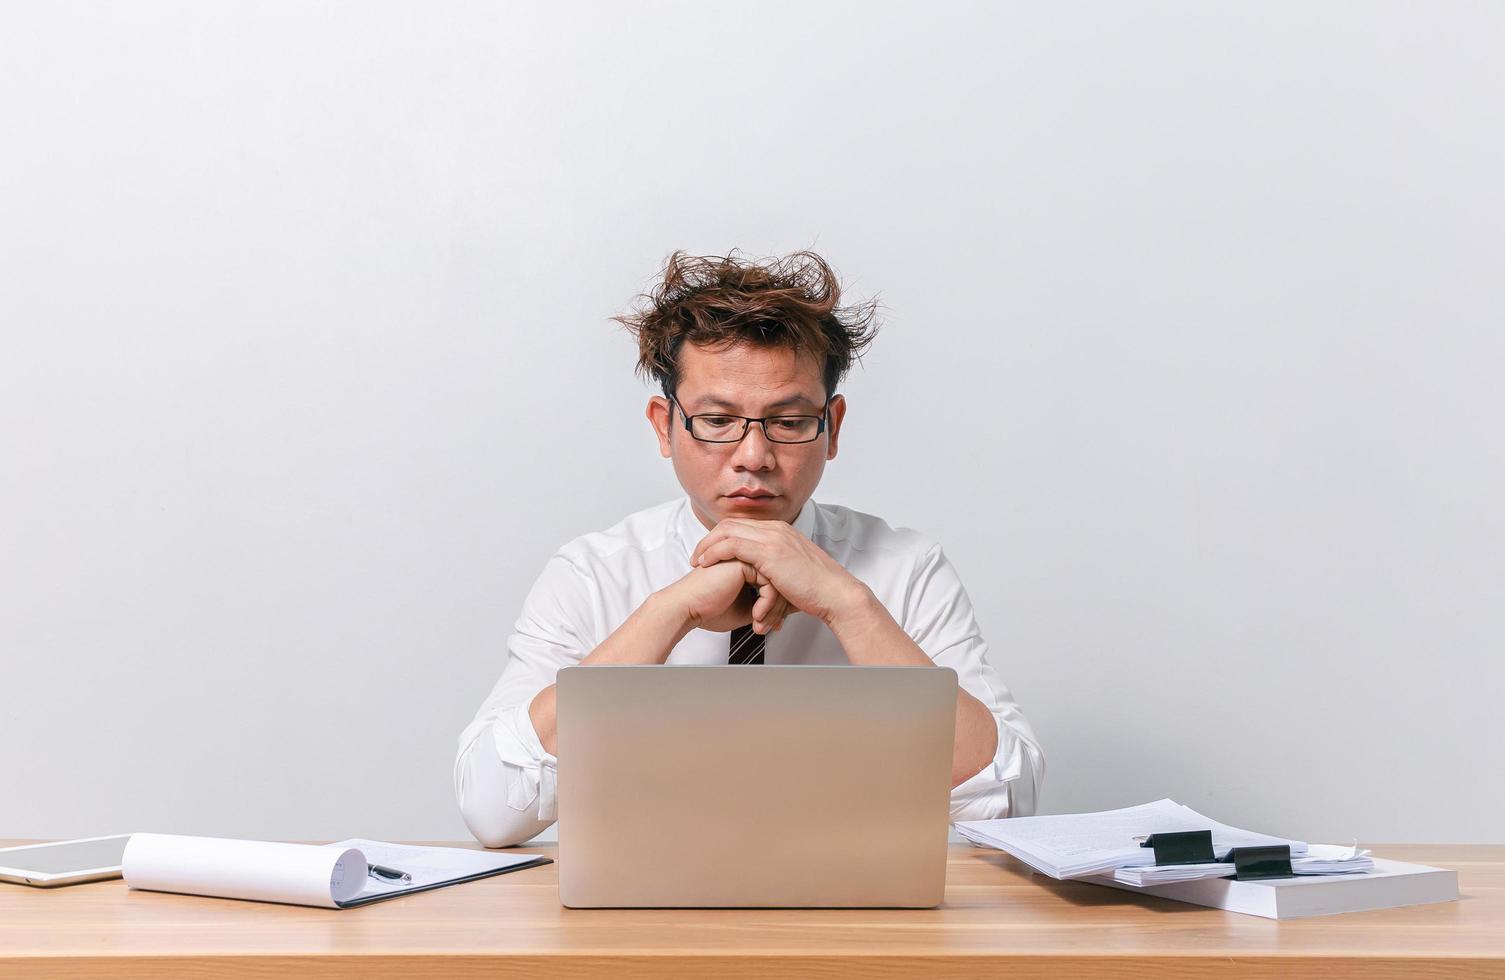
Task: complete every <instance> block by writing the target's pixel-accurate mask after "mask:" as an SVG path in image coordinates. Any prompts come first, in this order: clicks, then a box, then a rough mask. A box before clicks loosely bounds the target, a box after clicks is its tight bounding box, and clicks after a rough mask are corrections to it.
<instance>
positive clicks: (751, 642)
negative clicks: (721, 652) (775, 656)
mask: <svg viewBox="0 0 1505 980" xmlns="http://www.w3.org/2000/svg"><path fill="white" fill-rule="evenodd" d="M766 639H768V638H767V637H766V636H764V635H763V634H762V633H754V632H753V628H752V627H751V626H738V627H737V628H736V629H734V630H732V641H731V643H732V645H731V652H730V653H729V654H728V655H727V658H726V662H727V663H729V664H760V663H762V662H763V641H764V640H766Z"/></svg>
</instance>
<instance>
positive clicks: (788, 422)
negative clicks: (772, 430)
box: [773, 417, 805, 429]
mask: <svg viewBox="0 0 1505 980" xmlns="http://www.w3.org/2000/svg"><path fill="white" fill-rule="evenodd" d="M773 424H774V425H777V426H778V427H779V428H781V429H798V428H800V427H802V426H803V425H804V424H805V420H804V419H802V418H797V417H791V418H781V419H774V420H773Z"/></svg>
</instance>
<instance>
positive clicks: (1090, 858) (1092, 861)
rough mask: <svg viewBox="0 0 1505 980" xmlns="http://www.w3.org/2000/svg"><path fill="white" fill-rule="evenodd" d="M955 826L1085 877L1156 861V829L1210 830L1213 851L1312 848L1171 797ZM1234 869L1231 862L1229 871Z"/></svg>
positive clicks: (1058, 872)
mask: <svg viewBox="0 0 1505 980" xmlns="http://www.w3.org/2000/svg"><path fill="white" fill-rule="evenodd" d="M956 830H957V832H958V833H960V834H961V835H962V836H963V837H965V838H966V839H967V840H969V841H971V842H972V843H974V844H977V845H980V846H982V847H995V848H997V849H998V850H1000V851H1006V852H1008V853H1009V854H1012V855H1013V856H1014V857H1016V858H1018V859H1019V860H1021V861H1023V862H1024V863H1025V864H1027V865H1029V866H1030V867H1032V868H1034V869H1035V870H1036V871H1038V872H1040V873H1041V874H1047V875H1050V876H1051V877H1052V878H1083V877H1086V876H1087V875H1096V874H1104V873H1112V872H1115V871H1117V870H1118V869H1119V868H1131V867H1143V866H1148V865H1153V864H1154V863H1155V852H1154V851H1153V850H1152V849H1150V848H1148V847H1141V846H1140V843H1141V842H1142V841H1143V840H1144V839H1145V838H1147V837H1149V836H1150V835H1151V834H1163V833H1175V832H1177V831H1183V830H1211V831H1212V849H1213V853H1214V854H1218V855H1224V854H1226V853H1227V852H1228V851H1229V850H1230V849H1232V848H1235V847H1263V846H1270V845H1278V844H1286V845H1289V846H1290V848H1291V856H1292V858H1293V859H1294V858H1296V857H1298V856H1302V855H1305V854H1306V852H1307V846H1306V844H1305V843H1303V842H1302V841H1294V840H1287V839H1285V838H1283V837H1270V836H1267V835H1265V834H1256V833H1254V832H1253V831H1250V830H1240V829H1238V828H1237V827H1229V826H1227V825H1226V824H1221V823H1218V822H1217V821H1216V820H1212V819H1210V818H1208V817H1204V816H1203V815H1202V814H1200V813H1198V812H1197V811H1195V810H1193V809H1191V808H1190V807H1186V806H1182V805H1181V804H1179V803H1176V802H1174V801H1172V800H1159V801H1157V802H1155V803H1145V804H1143V805H1142V806H1131V807H1125V808H1124V809H1122V810H1104V811H1102V812H1101V813H1069V814H1063V815H1061V816H1049V817H1012V818H1009V819H1005V820H962V821H959V822H958V823H957V824H956ZM1231 873H1232V868H1231V866H1230V867H1229V870H1228V871H1225V872H1224V874H1231Z"/></svg>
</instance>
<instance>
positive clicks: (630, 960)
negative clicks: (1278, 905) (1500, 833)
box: [0, 841, 1505, 980]
mask: <svg viewBox="0 0 1505 980" xmlns="http://www.w3.org/2000/svg"><path fill="white" fill-rule="evenodd" d="M9 843H24V842H22V841H12V842H9ZM459 846H476V845H459ZM518 850H519V851H527V852H532V853H540V854H547V855H548V856H550V857H554V856H555V851H554V847H553V846H552V845H550V846H540V847H522V848H518ZM1374 850H1375V853H1376V855H1378V856H1381V857H1389V858H1396V859H1399V860H1402V861H1415V862H1419V863H1422V864H1432V865H1436V866H1439V867H1447V868H1453V869H1455V870H1457V871H1458V873H1459V882H1460V885H1461V888H1462V891H1463V898H1462V900H1461V901H1458V902H1451V903H1447V904H1441V905H1424V906H1415V907H1412V908H1404V909H1390V910H1385V911H1379V912H1358V913H1351V914H1347V915H1338V916H1328V917H1322V918H1312V919H1297V920H1289V921H1285V922H1275V921H1271V920H1267V919H1261V918H1257V917H1254V916H1246V915H1237V914H1234V913H1231V912H1223V911H1220V910H1216V909H1204V908H1198V907H1195V906H1190V905H1183V904H1180V903H1175V902H1168V901H1163V900H1160V899H1154V898H1148V897H1144V896H1139V895H1131V894H1128V893H1125V892H1120V891H1116V890H1113V889H1109V888H1102V887H1098V886H1094V885H1085V884H1073V883H1068V882H1057V881H1053V880H1051V879H1048V878H1043V877H1040V876H1036V875H1032V874H1031V873H1030V872H1029V869H1028V868H1026V867H1025V866H1024V865H1022V864H1020V863H1019V862H1017V861H1015V860H1013V859H1012V858H1010V857H1008V856H1006V855H1004V854H1001V853H999V852H996V851H990V850H984V849H981V848H974V847H970V846H967V845H953V846H952V848H951V850H950V853H949V866H948V869H947V878H946V901H945V903H944V904H943V905H942V906H941V907H940V908H937V909H925V910H891V909H873V910H865V909H748V910H731V909H683V910H662V909H612V910H600V909H590V910H584V909H566V908H563V907H561V906H560V904H559V894H558V865H557V864H551V865H547V866H545V867H541V868H531V869H527V870H523V871H518V872H515V873H512V874H506V875H501V876H499V877H495V878H489V879H485V880H482V881H476V882H470V883H467V884H463V885H455V886H452V887H449V888H442V889H438V890H436V891H431V892H425V893H422V894H416V895H410V896H406V897H403V898H398V899H394V900H392V901H388V902H381V903H378V904H376V905H371V906H367V907H364V908H358V909H347V910H333V909H314V908H303V907H297V906H284V905H268V904H262V903H257V902H240V901H229V900H225V899H213V898H198V897H193V896H187V895H169V894H163V893H158V892H144V891H132V890H130V889H128V888H127V887H126V886H125V884H124V882H122V881H119V880H115V881H108V882H98V883H92V884H83V885H74V886H67V887H63V888H56V889H40V888H28V887H25V886H21V885H11V884H4V883H0V977H3V978H6V980H9V978H12V977H82V976H101V975H108V976H112V977H218V976H246V977H263V976H264V977H272V976H278V977H285V976H297V975H308V976H320V977H337V978H338V977H347V976H348V977H357V976H359V977H366V976H370V975H372V974H374V973H377V972H385V971H399V972H400V973H402V974H404V975H407V976H415V977H430V976H434V977H437V976H446V977H469V976H482V975H484V976H489V977H512V976H516V977H524V976H526V977H536V976H559V977H580V978H584V977H706V976H718V977H781V978H783V977H812V978H825V977H849V976H852V977H855V976H862V977H901V976H916V975H922V976H924V977H926V978H927V980H944V978H951V977H982V976H993V977H1009V978H1020V977H1035V976H1042V977H1043V976H1052V977H1071V976H1087V975H1092V976H1125V977H1171V978H1176V977H1211V976H1251V977H1307V976H1311V977H1322V978H1324V980H1338V978H1346V977H1408V978H1409V977H1420V978H1427V977H1502V978H1505V847H1502V846H1482V845H1469V846H1463V845H1409V846H1407V845H1392V846H1383V845H1375V846H1374Z"/></svg>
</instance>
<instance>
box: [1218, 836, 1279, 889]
mask: <svg viewBox="0 0 1505 980" xmlns="http://www.w3.org/2000/svg"><path fill="white" fill-rule="evenodd" d="M1227 860H1228V862H1229V863H1231V864H1232V865H1233V877H1234V878H1236V879H1237V880H1239V881H1258V880H1260V879H1261V878H1294V877H1295V872H1294V871H1292V870H1291V846H1290V845H1289V844H1272V845H1270V846H1268V847H1235V848H1234V849H1233V850H1231V851H1229V852H1228V859H1227Z"/></svg>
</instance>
